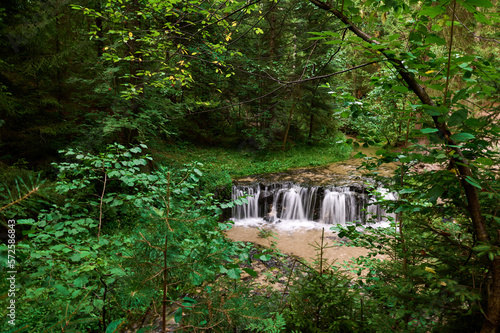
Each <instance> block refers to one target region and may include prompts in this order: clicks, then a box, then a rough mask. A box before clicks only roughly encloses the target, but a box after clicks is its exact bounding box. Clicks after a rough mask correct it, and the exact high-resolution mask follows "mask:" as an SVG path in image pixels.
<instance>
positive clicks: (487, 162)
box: [476, 157, 495, 165]
mask: <svg viewBox="0 0 500 333" xmlns="http://www.w3.org/2000/svg"><path fill="white" fill-rule="evenodd" d="M476 162H477V163H479V164H482V165H495V161H493V160H492V159H490V158H486V157H479V158H477V159H476Z"/></svg>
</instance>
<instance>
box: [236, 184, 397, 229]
mask: <svg viewBox="0 0 500 333" xmlns="http://www.w3.org/2000/svg"><path fill="white" fill-rule="evenodd" d="M245 195H246V199H247V201H248V203H247V204H244V205H237V206H235V207H234V208H233V219H234V220H235V221H244V220H247V219H260V220H265V221H267V222H279V221H295V222H297V221H316V222H320V223H325V224H345V223H346V222H352V221H365V220H366V217H367V216H369V217H370V220H371V221H383V220H384V217H383V215H384V214H385V212H384V211H383V210H382V209H381V207H380V206H378V205H376V204H374V199H373V198H372V197H371V196H370V195H368V194H367V193H366V191H365V190H364V189H363V188H355V187H353V186H346V187H333V186H331V187H326V188H325V187H320V186H308V187H305V186H299V185H297V184H293V183H282V184H273V185H269V186H264V185H260V184H254V185H249V186H233V192H232V199H233V200H236V199H237V198H239V197H242V196H245ZM391 195H392V194H390V193H387V191H385V193H383V196H384V197H385V198H386V199H391Z"/></svg>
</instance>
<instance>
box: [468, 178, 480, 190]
mask: <svg viewBox="0 0 500 333" xmlns="http://www.w3.org/2000/svg"><path fill="white" fill-rule="evenodd" d="M465 181H466V182H467V183H469V184H471V185H472V186H474V187H477V188H479V189H482V187H481V185H479V182H478V181H477V180H475V179H474V178H472V177H471V176H467V177H465Z"/></svg>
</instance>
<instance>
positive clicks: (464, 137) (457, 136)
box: [451, 132, 475, 141]
mask: <svg viewBox="0 0 500 333" xmlns="http://www.w3.org/2000/svg"><path fill="white" fill-rule="evenodd" d="M474 138H475V136H474V135H472V134H470V133H465V132H462V133H456V134H453V135H452V136H451V139H452V140H454V141H467V140H470V139H474Z"/></svg>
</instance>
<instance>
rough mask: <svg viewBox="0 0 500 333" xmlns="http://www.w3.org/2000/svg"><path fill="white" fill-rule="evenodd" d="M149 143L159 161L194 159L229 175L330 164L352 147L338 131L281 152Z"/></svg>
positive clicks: (246, 174) (162, 162)
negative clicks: (327, 139) (310, 143)
mask: <svg viewBox="0 0 500 333" xmlns="http://www.w3.org/2000/svg"><path fill="white" fill-rule="evenodd" d="M150 146H151V147H153V148H152V154H153V157H154V159H155V161H157V162H158V163H159V164H168V165H182V164H186V163H191V162H192V161H198V162H201V163H202V164H203V165H204V166H205V171H207V172H220V171H226V172H227V173H229V175H230V176H231V177H232V178H238V177H243V176H249V175H255V174H263V173H274V172H283V171H286V170H288V169H293V168H300V167H312V166H320V165H325V164H329V163H334V162H338V161H341V160H345V159H347V158H349V156H350V153H351V150H352V147H351V146H350V145H348V144H346V143H345V137H344V135H343V134H342V133H339V135H338V136H337V137H336V138H334V139H331V140H329V141H323V142H320V143H317V144H315V145H296V146H293V147H292V148H290V149H288V150H286V151H284V152H283V151H281V150H279V149H277V150H248V149H247V150H241V149H240V150H238V149H228V148H221V147H209V146H195V145H192V144H190V143H185V142H183V143H178V144H176V145H170V146H164V145H163V144H162V145H160V144H151V145H150Z"/></svg>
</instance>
